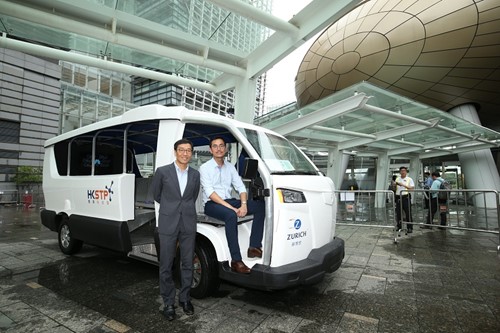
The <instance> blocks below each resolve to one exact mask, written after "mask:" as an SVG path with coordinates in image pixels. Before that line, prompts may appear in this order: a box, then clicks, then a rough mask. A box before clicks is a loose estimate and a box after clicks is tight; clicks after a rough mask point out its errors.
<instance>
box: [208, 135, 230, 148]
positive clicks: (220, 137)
mask: <svg viewBox="0 0 500 333" xmlns="http://www.w3.org/2000/svg"><path fill="white" fill-rule="evenodd" d="M215 140H222V142H224V144H226V140H224V138H223V137H222V136H216V137H213V138H211V139H210V146H211V145H212V142H214V141H215Z"/></svg>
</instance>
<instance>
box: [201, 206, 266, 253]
mask: <svg viewBox="0 0 500 333" xmlns="http://www.w3.org/2000/svg"><path fill="white" fill-rule="evenodd" d="M226 202H227V203H229V204H230V205H231V206H233V207H235V208H240V207H241V201H240V200H239V199H226ZM247 209H248V214H253V222H252V233H251V235H250V246H251V247H255V248H261V247H262V236H263V234H264V219H265V218H266V208H265V204H264V201H263V200H248V201H247ZM205 214H206V215H208V216H211V217H214V218H216V219H218V220H222V221H224V223H225V229H226V239H227V244H228V246H229V252H230V253H231V259H232V260H235V261H240V260H242V258H241V252H240V245H239V242H238V216H237V215H236V213H235V212H234V210H232V209H229V208H226V207H224V206H222V205H219V204H217V203H215V202H213V201H211V200H209V201H207V202H206V203H205Z"/></svg>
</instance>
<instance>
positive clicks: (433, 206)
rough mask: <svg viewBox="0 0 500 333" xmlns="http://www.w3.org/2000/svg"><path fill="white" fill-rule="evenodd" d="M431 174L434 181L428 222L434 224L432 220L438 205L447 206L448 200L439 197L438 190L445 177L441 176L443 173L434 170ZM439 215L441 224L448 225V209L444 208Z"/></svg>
mask: <svg viewBox="0 0 500 333" xmlns="http://www.w3.org/2000/svg"><path fill="white" fill-rule="evenodd" d="M431 175H432V179H433V180H434V181H433V182H432V186H431V189H430V196H431V209H430V210H429V215H428V217H427V224H432V221H433V220H434V214H436V212H437V210H438V207H440V206H446V200H443V199H439V198H438V190H439V188H440V187H441V183H443V182H444V179H443V178H441V175H440V174H439V172H437V171H434V172H433V173H432V174H431ZM439 215H440V217H441V225H446V210H442V211H441V212H440V214H439ZM428 228H430V227H428ZM440 229H444V228H440Z"/></svg>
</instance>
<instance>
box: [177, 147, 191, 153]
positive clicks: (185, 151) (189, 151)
mask: <svg viewBox="0 0 500 333" xmlns="http://www.w3.org/2000/svg"><path fill="white" fill-rule="evenodd" d="M177 152H178V153H179V154H191V153H192V152H193V150H192V149H184V148H177Z"/></svg>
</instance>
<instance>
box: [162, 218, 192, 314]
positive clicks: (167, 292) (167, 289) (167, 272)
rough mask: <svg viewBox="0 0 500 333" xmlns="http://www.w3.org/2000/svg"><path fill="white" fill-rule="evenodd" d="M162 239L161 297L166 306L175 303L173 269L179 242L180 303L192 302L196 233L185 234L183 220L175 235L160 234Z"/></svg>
mask: <svg viewBox="0 0 500 333" xmlns="http://www.w3.org/2000/svg"><path fill="white" fill-rule="evenodd" d="M158 236H159V239H160V295H161V297H162V299H163V303H164V304H165V305H174V303H175V284H174V280H173V276H172V268H173V264H174V261H175V255H176V252H177V251H176V250H177V241H179V249H180V259H181V267H180V268H181V288H180V291H179V301H180V302H187V301H190V300H191V296H190V294H189V292H190V290H191V284H192V283H193V257H194V247H195V239H196V232H189V233H187V232H185V231H184V228H183V224H182V220H181V221H180V223H179V226H178V227H177V229H176V231H175V232H174V233H173V234H161V233H159V234H158Z"/></svg>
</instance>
